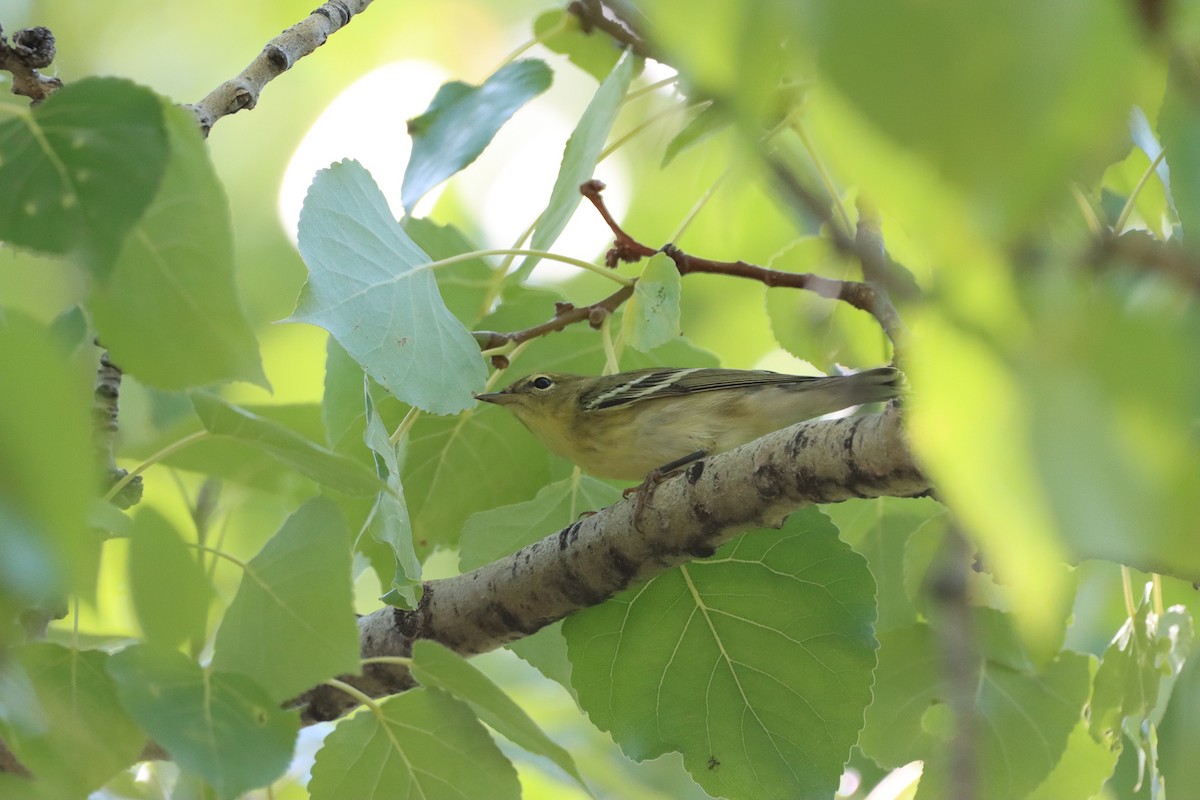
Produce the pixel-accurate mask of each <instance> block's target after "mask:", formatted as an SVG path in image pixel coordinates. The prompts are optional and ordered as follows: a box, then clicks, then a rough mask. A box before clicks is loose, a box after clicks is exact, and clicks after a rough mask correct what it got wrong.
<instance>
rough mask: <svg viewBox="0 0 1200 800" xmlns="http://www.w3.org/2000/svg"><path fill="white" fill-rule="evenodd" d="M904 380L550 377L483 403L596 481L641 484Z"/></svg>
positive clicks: (875, 375)
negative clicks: (513, 417)
mask: <svg viewBox="0 0 1200 800" xmlns="http://www.w3.org/2000/svg"><path fill="white" fill-rule="evenodd" d="M900 379H901V374H900V372H899V370H896V369H894V368H892V367H880V368H878V369H871V370H866V371H865V372H858V373H855V374H853V375H834V376H830V377H810V376H803V375H782V374H780V373H777V372H766V371H764V370H739V369H639V370H632V371H630V372H620V373H617V374H616V375H605V376H601V377H594V376H587V375H563V374H556V373H550V372H546V373H539V374H534V375H529V376H526V377H524V378H520V379H519V380H517V381H514V382H513V384H512V385H511V386H509V387H508V388H507V389H504V390H503V391H501V392H494V393H491V394H481V395H477V397H478V399H480V400H483V401H485V402H488V403H495V404H496V405H500V406H504V407H505V408H507V409H508V410H509V411H511V412H512V413H513V414H514V415H516V417H517V419H518V420H520V421H521V423H522V424H523V425H524V426H525V427H526V428H528V429H529V430H530V431H532V432H533V435H534V436H536V437H537V438H538V439H540V440H541V442H542V444H544V445H545V446H546V447H547V448H549V449H550V450H551V451H552V452H554V453H556V454H558V455H560V456H563V457H564V458H568V459H570V460H571V461H573V462H575V463H576V464H578V465H579V466H580V467H582V468H583V469H585V470H587V471H588V472H590V473H592V474H593V475H596V476H599V477H602V478H619V479H622V480H642V479H643V478H645V477H646V476H647V475H648V474H649V473H651V472H652V471H655V470H661V469H663V468H664V467H665V468H668V469H673V468H675V467H678V466H682V465H683V464H685V463H687V462H689V461H692V460H694V459H697V458H702V457H704V456H707V455H713V454H715V453H722V452H724V451H726V450H730V449H732V448H734V447H737V446H738V445H741V444H745V443H746V442H749V441H752V440H754V439H757V438H758V437H760V436H763V435H765V434H767V433H770V432H771V431H775V430H779V429H780V428H785V427H787V426H788V425H792V424H794V423H796V422H800V421H802V420H806V419H812V418H813V417H819V416H821V415H822V414H828V413H830V412H831V411H837V410H838V409H842V408H847V407H849V406H856V405H861V404H863V403H873V402H876V401H879V400H887V399H889V398H892V397H895V396H896V395H897V394H899V391H900V389H899V384H900Z"/></svg>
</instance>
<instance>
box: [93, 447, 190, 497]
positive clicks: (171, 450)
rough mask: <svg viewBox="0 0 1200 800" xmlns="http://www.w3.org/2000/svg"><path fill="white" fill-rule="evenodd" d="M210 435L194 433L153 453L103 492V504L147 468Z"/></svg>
mask: <svg viewBox="0 0 1200 800" xmlns="http://www.w3.org/2000/svg"><path fill="white" fill-rule="evenodd" d="M211 435H212V434H211V433H209V432H208V431H196V432H195V433H193V434H190V435H188V436H185V437H183V438H182V439H180V440H178V441H176V442H172V443H171V444H169V445H167V446H166V447H164V448H163V449H162V450H159V451H158V452H157V453H155V454H154V455H152V456H150V457H149V458H147V459H146V460H145V461H143V462H142V463H141V464H138V465H137V467H135V468H134V469H132V470H130V471H129V474H127V475H125V476H124V477H123V478H121V480H119V481H117V482H116V483H114V484H113V485H112V488H110V489H109V490H108V491H107V492H105V494H104V502H106V503H107V502H109V501H111V500H112V499H113V498H114V497H116V496H117V495H118V494H119V493H120V491H121V490H122V489H124V488H125V487H126V485H128V484H129V482H130V481H132V480H133V479H134V478H136V477H137V476H138V475H141V474H142V473H143V472H145V471H146V470H147V469H148V468H150V467H152V466H154V465H155V464H157V463H158V462H160V461H162V460H163V459H164V458H168V457H170V456H172V455H174V454H175V453H177V452H179V451H180V450H182V449H183V448H185V447H187V446H188V445H190V444H194V443H195V442H198V441H200V440H201V439H207V438H208V437H209V436H211Z"/></svg>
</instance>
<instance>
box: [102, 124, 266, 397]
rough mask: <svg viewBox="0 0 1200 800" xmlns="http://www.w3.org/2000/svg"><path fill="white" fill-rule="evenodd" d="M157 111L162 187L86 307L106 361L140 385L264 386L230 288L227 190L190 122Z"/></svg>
mask: <svg viewBox="0 0 1200 800" xmlns="http://www.w3.org/2000/svg"><path fill="white" fill-rule="evenodd" d="M163 113H164V115H165V120H166V123H167V134H168V143H169V145H170V159H169V160H168V162H167V167H166V173H165V174H164V175H163V178H162V186H161V187H160V188H159V191H158V194H157V196H156V197H155V198H154V202H153V203H152V204H151V205H150V207H149V208H148V209H146V213H145V214H144V216H142V218H141V220H140V221H139V222H138V223H137V225H136V226H135V227H134V229H133V232H132V233H131V234H130V235H129V236H128V237H127V238H126V240H125V246H124V248H122V249H121V251H120V255H119V256H118V257H117V262H116V264H115V265H114V266H113V269H112V273H111V274H110V275H109V276H108V277H107V278H106V279H104V280H101V281H98V282H97V283H96V285H95V288H94V291H93V293H92V297H91V299H90V300H89V302H88V307H89V309H90V310H91V312H92V316H93V318H94V320H95V323H96V328H97V329H98V330H99V332H100V339H101V341H103V342H104V346H105V347H107V348H108V349H109V351H110V352H111V353H112V356H113V360H114V361H115V362H116V363H117V364H119V365H120V366H121V368H122V369H123V370H125V371H127V372H129V373H131V374H133V375H136V376H137V377H138V379H139V380H141V381H143V382H145V383H148V384H151V385H153V386H158V387H160V388H164V389H185V388H190V387H194V386H204V385H207V384H212V383H216V382H218V381H230V380H243V381H250V382H253V383H257V384H258V385H260V386H264V387H265V386H267V379H266V377H265V376H264V375H263V371H262V364H261V362H260V359H259V354H258V342H257V340H256V339H255V337H254V331H253V330H252V328H251V327H250V323H249V321H248V320H247V319H246V316H245V314H244V312H243V311H242V305H241V301H240V300H239V299H238V293H237V286H236V284H235V281H234V275H233V231H232V225H231V224H230V219H229V203H228V201H227V199H226V197H225V191H224V189H223V188H222V186H221V182H220V181H219V180H218V178H217V174H216V172H215V170H214V169H213V165H212V162H211V161H210V160H209V157H208V151H207V149H206V148H205V145H204V140H203V138H202V137H201V136H200V131H199V130H198V129H197V127H196V119H195V117H193V116H192V115H191V114H189V113H188V112H186V111H184V110H183V109H181V108H176V107H174V106H171V107H167V108H165V109H164V111H163Z"/></svg>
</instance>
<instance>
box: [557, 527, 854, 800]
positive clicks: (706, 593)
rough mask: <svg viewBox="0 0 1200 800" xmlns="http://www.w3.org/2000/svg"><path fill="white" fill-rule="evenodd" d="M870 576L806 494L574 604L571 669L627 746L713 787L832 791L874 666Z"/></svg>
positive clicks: (757, 794)
mask: <svg viewBox="0 0 1200 800" xmlns="http://www.w3.org/2000/svg"><path fill="white" fill-rule="evenodd" d="M874 589H875V587H874V582H873V581H872V580H871V575H870V573H869V572H868V570H867V565H866V562H865V561H864V560H863V559H862V557H861V556H858V555H856V554H855V553H854V552H853V551H851V550H850V548H849V547H847V546H846V545H845V544H843V543H842V542H840V541H839V540H838V539H837V532H836V530H835V529H834V527H833V526H832V525H831V524H830V523H829V520H828V519H827V518H826V517H825V516H824V515H822V514H821V513H820V512H819V511H817V510H816V509H805V510H803V511H800V512H797V513H796V514H793V515H792V516H791V517H790V518H789V519H788V521H787V523H786V524H785V526H784V527H783V529H782V530H779V531H754V532H752V533H749V534H746V535H744V536H742V537H740V538H739V539H737V540H736V541H734V542H731V543H730V544H728V545H726V546H725V547H723V548H722V549H721V550H720V551H719V552H718V553H717V555H716V556H714V557H713V558H711V559H707V560H704V561H699V562H696V563H694V564H689V565H687V566H684V567H682V568H679V569H676V570H673V571H672V572H669V573H665V574H663V575H660V576H658V577H657V578H655V579H653V580H651V581H650V582H649V583H647V584H646V585H644V586H641V587H638V588H636V589H633V590H630V591H628V592H626V593H624V594H622V595H620V596H618V597H616V598H614V599H613V600H610V601H609V602H607V603H604V604H603V605H600V606H597V607H594V608H590V609H587V610H585V611H582V612H580V613H579V614H577V615H575V616H572V617H569V618H568V619H567V620H566V622H565V624H564V626H563V631H564V633H565V634H566V637H567V646H568V649H569V652H570V657H571V664H572V674H571V681H572V683H573V684H574V685H575V688H576V690H577V692H578V696H579V702H580V704H581V705H582V706H583V708H584V709H585V710H586V711H587V712H588V716H589V717H590V718H591V720H592V722H593V723H594V724H595V725H597V726H598V727H599V728H601V729H602V730H606V731H609V732H611V733H612V735H613V738H614V739H615V740H616V741H617V742H618V743H619V744H620V745H621V748H622V749H623V750H624V751H625V753H626V754H627V755H628V756H630V757H631V758H633V759H634V760H637V761H641V760H644V759H649V758H656V757H658V756H660V755H662V754H664V753H667V752H670V751H678V752H681V753H682V754H683V759H684V765H685V766H686V768H687V770H688V772H689V773H690V774H691V776H692V778H693V779H694V780H695V781H696V782H697V783H699V784H700V785H701V786H702V787H703V788H704V789H705V791H707V792H708V793H709V794H711V795H714V796H724V797H746V798H751V797H753V798H782V797H819V796H829V795H831V794H832V793H833V791H834V790H835V789H836V788H837V786H838V779H839V776H840V775H841V773H842V765H843V764H844V763H845V762H846V760H847V759H848V758H849V756H850V748H851V746H853V744H854V743H855V741H856V740H857V739H858V732H859V730H860V728H861V727H862V723H863V709H864V708H865V707H866V706H867V704H868V703H869V702H870V700H871V680H872V678H871V673H872V670H873V669H874V666H875V647H876V643H875V639H874V636H873V633H872V624H873V622H874V619H875V607H874V602H873V599H874Z"/></svg>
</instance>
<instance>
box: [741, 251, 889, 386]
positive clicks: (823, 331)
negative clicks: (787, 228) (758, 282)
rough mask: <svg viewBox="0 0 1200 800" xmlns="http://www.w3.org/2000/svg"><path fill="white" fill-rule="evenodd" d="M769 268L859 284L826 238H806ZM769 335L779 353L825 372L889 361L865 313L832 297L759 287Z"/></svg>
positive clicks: (854, 272) (875, 325) (849, 264)
mask: <svg viewBox="0 0 1200 800" xmlns="http://www.w3.org/2000/svg"><path fill="white" fill-rule="evenodd" d="M769 266H770V267H771V268H772V269H778V270H783V271H785V272H796V273H803V272H810V273H814V274H816V275H821V276H824V277H827V278H833V279H835V280H857V279H858V278H859V277H860V276H859V275H858V274H857V273H858V268H857V266H856V265H855V264H853V263H852V262H851V261H850V260H849V259H847V258H846V257H845V256H843V255H841V254H839V253H838V252H837V251H836V250H835V249H834V248H833V246H832V245H831V244H830V243H829V241H828V240H827V239H825V238H824V237H820V236H806V237H803V238H800V239H797V240H795V241H794V242H792V243H790V244H789V245H788V246H787V247H786V248H784V249H783V250H782V251H781V252H779V253H778V254H776V255H775V256H774V257H773V258H772V259H771V261H770V264H769ZM763 296H764V297H765V299H766V311H767V318H768V319H769V320H770V322H771V332H772V333H773V334H775V340H776V341H777V342H779V345H780V346H781V347H783V349H785V350H787V351H788V352H789V353H791V354H792V355H794V356H796V357H797V358H801V359H804V360H805V361H807V362H809V363H810V364H812V365H814V366H815V367H817V369H819V370H822V371H823V372H826V373H832V372H834V371H835V369H836V366H837V365H839V364H840V365H847V364H849V365H855V366H870V365H875V364H879V363H882V362H884V361H886V360H887V358H888V354H887V351H886V347H885V342H886V339H885V337H884V336H883V334H882V332H881V331H880V330H879V324H878V323H877V322H876V321H875V319H874V318H873V317H872V316H871V315H870V314H867V313H866V312H864V311H859V310H858V309H856V308H854V307H852V306H850V305H849V304H847V303H842V302H840V301H838V300H837V299H836V298H829V297H822V296H821V295H819V294H817V293H816V292H810V291H802V290H798V289H793V288H790V287H785V286H779V287H774V288H771V287H766V286H764V287H763Z"/></svg>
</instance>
